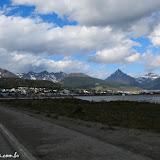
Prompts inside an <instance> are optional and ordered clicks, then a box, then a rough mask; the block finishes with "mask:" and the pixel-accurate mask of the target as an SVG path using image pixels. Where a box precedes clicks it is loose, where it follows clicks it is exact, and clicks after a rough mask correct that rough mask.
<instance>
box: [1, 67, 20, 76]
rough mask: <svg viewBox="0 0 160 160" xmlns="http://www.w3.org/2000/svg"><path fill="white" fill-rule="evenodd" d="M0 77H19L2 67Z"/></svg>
mask: <svg viewBox="0 0 160 160" xmlns="http://www.w3.org/2000/svg"><path fill="white" fill-rule="evenodd" d="M0 78H18V76H16V75H15V74H13V73H12V72H10V71H7V70H5V69H1V68H0Z"/></svg>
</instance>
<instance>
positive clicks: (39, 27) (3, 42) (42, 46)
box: [0, 15, 134, 56]
mask: <svg viewBox="0 0 160 160" xmlns="http://www.w3.org/2000/svg"><path fill="white" fill-rule="evenodd" d="M0 30H1V32H0V47H1V48H6V49H7V50H9V51H10V52H13V51H17V52H30V53H33V54H37V55H41V54H43V55H48V56H49V55H53V54H61V55H63V56H73V55H74V54H76V53H80V52H81V53H82V52H85V53H91V52H94V51H101V50H104V49H106V48H107V49H108V48H111V47H113V46H116V45H117V44H122V43H124V41H125V40H128V38H126V35H125V34H124V33H123V32H122V31H121V30H117V31H113V30H112V28H111V27H86V26H65V27H63V28H60V27H55V26H54V25H53V24H48V23H43V22H42V21H41V20H40V19H31V18H22V17H14V16H9V17H7V16H5V15H0ZM132 44H134V43H132Z"/></svg>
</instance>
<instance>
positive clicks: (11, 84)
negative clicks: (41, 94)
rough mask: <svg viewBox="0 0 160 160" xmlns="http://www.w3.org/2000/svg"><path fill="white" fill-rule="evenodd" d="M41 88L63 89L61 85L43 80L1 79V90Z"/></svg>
mask: <svg viewBox="0 0 160 160" xmlns="http://www.w3.org/2000/svg"><path fill="white" fill-rule="evenodd" d="M18 87H39V88H41V87H42V88H61V85H60V84H57V83H53V82H51V81H43V80H37V81H34V80H28V79H20V78H0V88H18Z"/></svg>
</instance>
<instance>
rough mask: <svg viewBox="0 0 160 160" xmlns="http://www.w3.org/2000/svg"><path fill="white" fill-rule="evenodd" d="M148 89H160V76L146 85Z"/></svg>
mask: <svg viewBox="0 0 160 160" xmlns="http://www.w3.org/2000/svg"><path fill="white" fill-rule="evenodd" d="M145 88H146V89H148V90H160V78H156V79H154V80H153V81H150V82H149V83H148V85H147V86H145Z"/></svg>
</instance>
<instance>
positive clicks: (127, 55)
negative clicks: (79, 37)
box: [88, 39, 141, 65]
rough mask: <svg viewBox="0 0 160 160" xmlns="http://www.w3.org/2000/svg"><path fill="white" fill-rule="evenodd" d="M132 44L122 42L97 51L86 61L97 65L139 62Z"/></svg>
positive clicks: (126, 41) (137, 54)
mask: <svg viewBox="0 0 160 160" xmlns="http://www.w3.org/2000/svg"><path fill="white" fill-rule="evenodd" d="M133 45H138V44H134V43H133V42H132V41H130V40H126V39H125V40H123V41H121V43H119V44H117V45H115V46H114V47H112V48H108V49H104V50H102V51H98V52H97V53H96V54H94V55H90V56H89V59H88V61H89V62H94V63H99V64H115V63H118V64H123V65H124V64H129V63H133V62H139V61H140V58H141V55H140V53H137V51H136V50H134V49H132V48H131V47H132V46H133Z"/></svg>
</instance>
